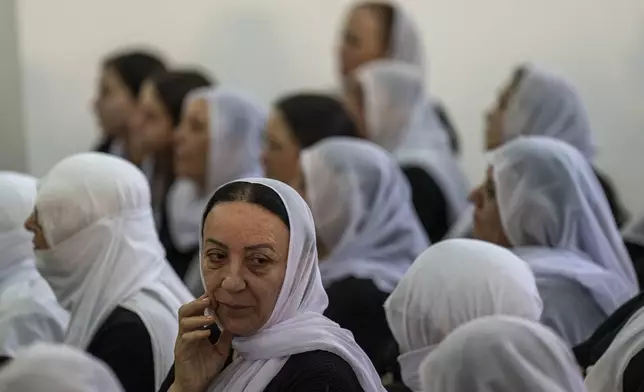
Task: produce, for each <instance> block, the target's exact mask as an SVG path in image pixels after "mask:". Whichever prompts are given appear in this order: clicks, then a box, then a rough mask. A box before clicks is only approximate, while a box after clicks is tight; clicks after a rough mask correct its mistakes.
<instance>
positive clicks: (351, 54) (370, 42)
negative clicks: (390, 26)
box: [340, 7, 387, 76]
mask: <svg viewBox="0 0 644 392" xmlns="http://www.w3.org/2000/svg"><path fill="white" fill-rule="evenodd" d="M383 28H384V27H383V26H382V23H381V21H380V18H379V17H378V14H377V12H376V11H374V10H373V9H372V8H370V7H357V8H355V9H354V10H353V11H352V12H351V14H350V15H349V18H348V19H347V23H346V25H345V28H344V34H343V37H342V44H341V45H340V72H341V73H342V76H347V75H349V74H350V73H351V72H353V71H354V70H355V69H356V68H358V67H359V66H361V65H362V64H365V63H368V62H371V61H374V60H378V59H380V58H383V57H386V56H387V47H386V46H385V42H384V36H385V31H383Z"/></svg>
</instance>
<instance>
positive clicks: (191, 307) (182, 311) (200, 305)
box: [179, 297, 210, 320]
mask: <svg viewBox="0 0 644 392" xmlns="http://www.w3.org/2000/svg"><path fill="white" fill-rule="evenodd" d="M208 306H210V298H208V297H203V298H202V297H199V299H196V300H194V301H192V302H188V303H187V304H184V305H182V306H181V307H180V308H179V320H181V319H182V318H184V317H191V316H197V315H202V314H203V312H204V310H205V309H206V308H207V307H208Z"/></svg>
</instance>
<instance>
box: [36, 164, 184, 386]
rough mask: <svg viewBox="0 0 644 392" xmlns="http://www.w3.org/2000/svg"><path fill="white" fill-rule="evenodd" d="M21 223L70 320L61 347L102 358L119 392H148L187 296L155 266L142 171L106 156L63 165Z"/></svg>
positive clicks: (159, 377)
mask: <svg viewBox="0 0 644 392" xmlns="http://www.w3.org/2000/svg"><path fill="white" fill-rule="evenodd" d="M26 226H27V228H28V229H29V230H31V231H32V232H33V233H34V235H35V237H34V245H35V247H36V249H38V250H39V263H38V269H39V271H40V273H41V274H42V275H43V277H44V278H45V279H46V280H47V282H48V283H49V285H50V286H51V288H52V289H53V291H54V293H55V294H56V296H57V297H58V301H59V302H60V303H61V305H63V307H64V308H66V309H67V310H68V311H69V312H70V314H71V321H70V323H69V328H68V329H67V334H66V336H65V343H66V344H68V345H71V346H74V347H77V348H79V349H81V350H86V351H87V352H88V353H90V354H92V355H94V356H95V357H97V358H99V359H100V360H102V361H104V362H105V363H106V364H107V365H108V366H109V367H110V368H111V369H112V371H114V373H115V374H116V376H117V377H118V379H119V381H120V382H121V384H122V385H123V387H124V389H125V390H126V392H135V391H136V392H145V391H150V392H152V391H156V390H157V388H158V387H159V386H160V385H161V382H162V381H163V379H164V378H165V375H166V374H167V372H168V369H169V368H170V366H171V365H172V341H173V339H174V338H173V336H176V333H177V325H176V324H177V312H178V310H179V307H180V306H181V305H182V304H184V303H186V302H188V301H190V300H192V298H193V297H192V296H191V295H190V293H189V292H188V290H187V289H186V287H185V286H184V285H183V283H182V282H181V280H179V278H178V277H177V275H176V274H175V273H174V271H173V270H172V268H171V267H170V265H169V264H168V262H167V261H166V260H165V257H164V255H165V254H164V251H163V247H162V246H161V243H160V242H159V239H158V237H157V234H156V231H155V229H154V218H153V216H152V210H151V208H150V188H149V186H148V182H147V180H146V178H145V176H144V175H143V173H141V171H140V170H138V169H137V168H136V167H135V166H134V165H132V164H131V163H129V162H127V161H125V160H123V159H120V158H117V157H114V156H110V155H106V154H100V153H86V154H78V155H74V156H71V157H69V158H65V159H63V160H62V161H60V162H59V163H58V164H56V165H55V166H54V167H53V168H52V169H51V170H50V171H49V173H48V174H47V175H46V176H45V177H44V179H43V180H42V181H41V182H40V184H39V188H38V195H37V198H36V205H35V208H34V212H33V214H32V215H31V217H30V218H29V219H28V221H27V222H26Z"/></svg>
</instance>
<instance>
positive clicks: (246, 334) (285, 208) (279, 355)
mask: <svg viewBox="0 0 644 392" xmlns="http://www.w3.org/2000/svg"><path fill="white" fill-rule="evenodd" d="M201 222H202V235H201V241H200V242H201V250H200V254H201V271H202V278H203V282H204V289H205V291H206V294H205V295H204V296H202V297H201V298H199V299H198V300H196V301H194V302H191V303H189V304H187V305H184V306H183V307H182V308H181V310H180V321H179V335H178V337H177V342H176V346H175V368H174V372H173V374H171V375H170V376H169V377H168V380H167V382H166V385H165V386H164V388H162V391H164V390H167V389H168V388H169V390H170V391H173V392H206V391H209V392H212V391H247V392H260V391H265V392H268V391H367V392H371V391H383V387H382V385H381V383H380V379H379V377H378V374H377V373H376V371H375V369H374V368H373V366H372V365H371V363H370V361H369V359H368V358H367V356H366V355H365V354H364V352H363V351H362V350H361V349H360V347H359V346H358V345H357V344H356V343H355V341H354V340H353V337H352V335H351V333H350V332H348V331H346V330H344V329H342V328H341V327H339V326H338V325H337V324H335V323H334V322H332V321H330V320H329V319H327V318H326V317H324V316H322V312H323V311H324V309H325V308H326V306H327V303H328V301H327V296H326V294H325V292H324V287H323V286H322V280H321V279H320V272H319V270H318V259H317V252H316V241H315V229H314V226H313V219H312V217H311V213H310V211H309V209H308V207H307V206H306V203H305V202H304V200H303V199H302V198H301V197H300V196H299V195H298V194H297V192H296V191H295V190H293V189H292V188H290V187H288V186H287V185H285V184H283V183H280V182H277V181H274V180H262V179H247V180H239V181H235V182H232V183H230V184H227V185H225V186H223V187H222V188H220V189H218V190H217V191H216V192H215V194H214V195H213V196H212V198H211V199H210V200H209V201H208V203H207V205H206V208H205V210H204V212H203V215H202V218H201ZM212 324H216V325H217V327H218V328H204V325H212ZM216 329H219V330H221V331H222V332H221V334H220V335H219V338H218V340H217V342H216V343H215V344H213V343H211V340H210V339H212V341H213V342H214V341H215V339H216V337H215V336H214V335H213V331H214V330H216ZM170 384H172V385H171V386H170Z"/></svg>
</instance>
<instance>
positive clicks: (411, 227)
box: [300, 138, 429, 293]
mask: <svg viewBox="0 0 644 392" xmlns="http://www.w3.org/2000/svg"><path fill="white" fill-rule="evenodd" d="M300 161H301V164H302V170H303V173H304V182H305V184H306V197H307V199H308V202H309V205H310V207H311V212H312V213H313V218H314V221H315V227H316V229H317V234H318V239H320V240H322V241H323V242H324V244H325V245H326V246H327V247H329V249H330V250H331V253H330V254H329V255H328V257H327V258H326V259H324V260H321V262H320V272H321V273H322V281H323V282H324V285H325V286H328V285H329V284H331V283H333V282H335V281H337V280H341V279H344V278H346V277H349V276H354V277H358V278H363V279H371V280H373V282H374V283H375V284H376V286H378V288H379V289H380V290H382V291H383V292H386V293H390V292H391V291H392V290H393V289H394V288H395V287H396V284H398V281H399V280H400V279H401V278H402V277H403V275H404V274H405V272H407V269H408V268H409V266H410V265H411V263H412V262H413V261H414V259H415V258H416V257H417V256H418V255H419V254H420V253H421V252H423V251H424V250H425V249H427V246H429V242H428V240H427V237H426V235H425V232H424V229H423V227H422V225H421V224H420V222H419V221H418V218H417V217H416V213H415V211H414V207H413V205H412V202H411V192H410V190H409V184H408V183H407V181H406V179H405V177H404V174H403V173H402V171H401V170H400V168H399V167H398V165H397V164H396V162H395V161H394V160H393V159H392V158H391V157H390V155H389V154H387V152H386V151H384V150H382V149H381V148H379V147H378V146H376V145H374V144H371V143H369V142H365V141H362V140H357V139H350V138H330V139H327V140H324V141H321V142H319V143H317V144H316V145H315V146H313V147H311V148H308V149H306V150H304V152H303V153H302V156H301V157H300Z"/></svg>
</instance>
